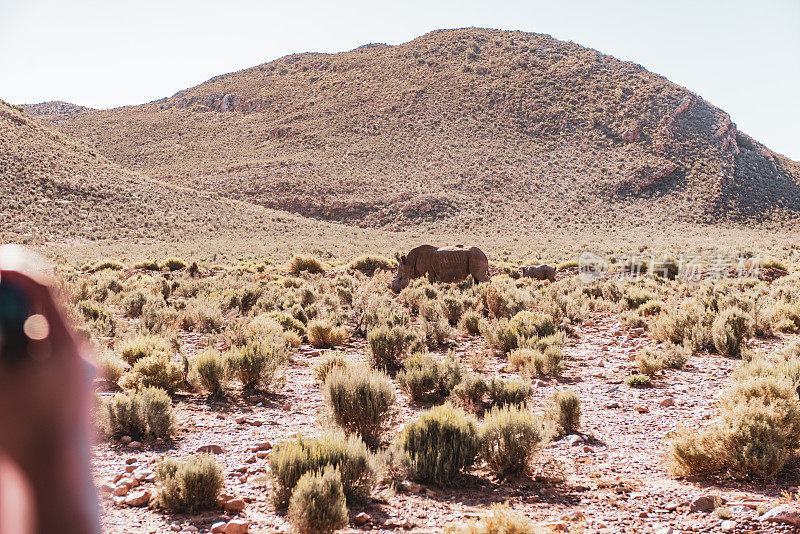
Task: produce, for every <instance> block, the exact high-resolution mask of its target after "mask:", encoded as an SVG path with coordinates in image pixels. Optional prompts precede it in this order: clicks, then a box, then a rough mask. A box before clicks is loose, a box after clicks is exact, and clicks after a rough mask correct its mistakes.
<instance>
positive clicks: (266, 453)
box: [256, 451, 269, 460]
mask: <svg viewBox="0 0 800 534" xmlns="http://www.w3.org/2000/svg"><path fill="white" fill-rule="evenodd" d="M267 456H269V451H258V452H257V453H256V457H257V458H260V459H262V460H263V459H264V458H266V457H267Z"/></svg>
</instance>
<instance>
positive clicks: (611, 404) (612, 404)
mask: <svg viewBox="0 0 800 534" xmlns="http://www.w3.org/2000/svg"><path fill="white" fill-rule="evenodd" d="M604 406H605V407H606V408H608V409H611V408H619V403H618V402H617V401H610V402H607V403H605V405H604Z"/></svg>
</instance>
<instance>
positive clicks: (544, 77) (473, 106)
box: [31, 28, 800, 232]
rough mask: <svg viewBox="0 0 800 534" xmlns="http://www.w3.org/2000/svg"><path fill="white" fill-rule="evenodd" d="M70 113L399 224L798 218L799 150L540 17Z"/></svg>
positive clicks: (78, 120) (110, 146)
mask: <svg viewBox="0 0 800 534" xmlns="http://www.w3.org/2000/svg"><path fill="white" fill-rule="evenodd" d="M31 111H34V109H32V108H31ZM50 117H52V115H51V116H50ZM59 121H60V123H59V124H58V125H57V126H58V128H59V129H61V130H62V131H64V132H66V133H68V134H71V135H73V136H75V137H78V138H80V139H82V140H84V141H85V142H86V143H88V144H90V145H91V146H94V147H95V148H96V149H97V150H98V152H100V153H102V154H104V155H105V156H107V157H108V158H110V159H111V160H112V161H115V162H117V163H119V164H121V165H124V166H126V167H129V168H132V169H134V170H136V171H140V172H143V173H145V174H148V175H150V176H152V177H154V178H158V179H161V180H169V181H172V182H175V183H180V184H184V185H191V186H196V187H198V188H200V189H201V190H206V191H211V192H214V193H218V194H220V195H223V196H228V197H232V198H237V199H247V200H249V201H252V202H255V203H259V204H262V205H265V206H268V207H273V208H278V209H282V210H288V211H292V212H295V213H299V214H303V215H306V216H311V217H316V218H321V219H328V220H335V221H343V222H347V223H356V224H359V225H362V226H373V227H382V228H386V229H398V228H408V227H413V228H418V229H428V230H436V231H449V230H451V229H459V230H462V231H466V232H470V231H477V230H479V229H481V230H483V229H486V228H493V229H503V228H505V229H508V228H514V227H517V226H518V225H520V224H521V225H525V226H528V227H530V226H533V227H536V228H541V229H547V230H554V229H555V228H558V227H574V226H578V227H584V228H586V227H589V228H604V227H609V226H612V225H613V226H614V227H617V228H619V227H620V226H637V225H641V224H646V223H652V222H656V223H658V222H670V223H673V222H676V221H682V222H690V221H692V222H699V223H715V222H719V221H722V220H724V221H729V222H747V223H752V222H767V221H772V222H774V221H781V222H784V223H785V222H788V221H792V220H793V219H795V218H796V217H797V214H798V213H797V212H798V209H800V185H798V180H799V179H800V169H799V168H798V164H797V163H795V162H792V161H789V160H787V159H786V158H784V157H782V156H780V155H777V154H774V153H772V152H771V151H770V150H769V149H768V148H766V147H764V146H763V145H761V144H759V143H758V142H757V141H755V140H753V139H751V138H750V137H748V136H747V135H745V134H744V133H742V132H740V131H738V130H737V128H736V126H735V124H734V123H733V122H731V117H729V115H728V114H726V113H725V112H724V111H722V110H720V109H718V108H716V107H714V106H713V105H711V104H710V103H708V102H706V101H705V100H703V99H702V98H701V97H700V96H698V95H696V94H694V93H692V92H691V91H689V90H687V89H685V88H683V87H680V86H678V85H676V84H674V83H671V82H670V81H669V80H667V79H665V78H663V77H661V76H659V75H657V74H654V73H651V72H648V71H647V70H645V69H644V68H643V67H641V66H639V65H636V64H634V63H629V62H624V61H620V60H617V59H615V58H613V57H611V56H607V55H604V54H601V53H599V52H597V51H595V50H591V49H587V48H584V47H582V46H579V45H577V44H575V43H572V42H563V41H558V40H556V39H553V38H551V37H549V36H547V35H540V34H530V33H522V32H509V31H496V30H486V29H474V28H471V29H461V30H442V31H436V32H432V33H430V34H427V35H424V36H422V37H420V38H418V39H415V40H413V41H411V42H409V43H406V44H403V45H400V46H386V45H368V46H363V47H361V48H358V49H355V50H353V51H351V52H346V53H340V54H333V55H328V54H314V53H308V54H297V55H292V56H287V57H284V58H281V59H279V60H276V61H272V62H270V63H265V64H263V65H259V66H256V67H253V68H250V69H246V70H243V71H240V72H235V73H232V74H226V75H223V76H217V77H215V78H212V79H211V80H209V81H208V82H206V83H203V84H201V85H199V86H197V87H194V88H191V89H187V90H185V91H181V92H179V93H177V94H176V95H174V96H172V97H170V98H165V99H162V100H159V101H156V102H151V103H149V104H145V105H141V106H132V107H124V108H118V109H114V110H110V111H85V112H81V113H76V114H72V115H70V116H69V117H66V118H65V117H63V116H59Z"/></svg>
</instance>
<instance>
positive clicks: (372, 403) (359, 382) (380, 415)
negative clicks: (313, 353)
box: [324, 368, 395, 445]
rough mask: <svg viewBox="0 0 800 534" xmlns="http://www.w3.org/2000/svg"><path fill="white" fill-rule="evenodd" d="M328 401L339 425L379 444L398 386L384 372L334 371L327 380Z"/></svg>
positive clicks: (369, 442) (361, 370)
mask: <svg viewBox="0 0 800 534" xmlns="http://www.w3.org/2000/svg"><path fill="white" fill-rule="evenodd" d="M324 390H325V400H326V401H327V403H328V406H329V407H330V409H331V412H332V413H333V419H334V421H336V424H337V425H339V426H340V427H342V428H343V429H344V430H346V431H347V432H351V433H356V434H358V435H359V436H361V438H362V439H363V440H364V441H365V442H366V443H368V444H370V445H375V444H377V442H378V438H379V437H380V433H381V431H382V429H383V426H384V424H385V422H386V418H387V416H388V413H389V409H390V408H391V407H392V405H393V404H394V401H395V396H394V387H393V386H392V382H391V381H390V380H389V378H388V377H387V376H386V375H384V374H383V373H379V372H376V371H365V370H364V369H359V368H344V369H342V368H334V369H332V370H331V371H330V372H329V373H328V376H327V377H326V378H325V386H324Z"/></svg>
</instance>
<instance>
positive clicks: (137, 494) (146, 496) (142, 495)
mask: <svg viewBox="0 0 800 534" xmlns="http://www.w3.org/2000/svg"><path fill="white" fill-rule="evenodd" d="M149 503H150V492H149V491H148V490H141V491H133V492H131V493H129V494H128V496H127V497H125V504H127V505H128V506H147V505H148V504H149Z"/></svg>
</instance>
